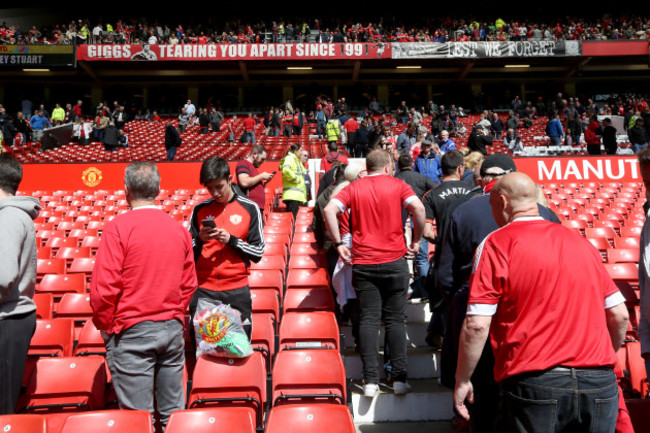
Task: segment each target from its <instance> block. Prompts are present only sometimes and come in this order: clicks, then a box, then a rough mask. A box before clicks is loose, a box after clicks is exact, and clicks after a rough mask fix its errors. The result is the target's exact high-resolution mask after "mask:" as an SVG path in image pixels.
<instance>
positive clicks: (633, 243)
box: [614, 236, 641, 250]
mask: <svg viewBox="0 0 650 433" xmlns="http://www.w3.org/2000/svg"><path fill="white" fill-rule="evenodd" d="M640 241H641V239H640V238H639V237H638V236H634V237H626V238H623V237H621V238H615V239H614V248H616V249H619V248H632V249H636V250H638V249H639V245H640Z"/></svg>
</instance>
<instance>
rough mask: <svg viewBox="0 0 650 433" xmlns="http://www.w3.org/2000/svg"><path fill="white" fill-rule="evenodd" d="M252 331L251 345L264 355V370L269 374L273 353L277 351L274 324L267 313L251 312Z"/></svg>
mask: <svg viewBox="0 0 650 433" xmlns="http://www.w3.org/2000/svg"><path fill="white" fill-rule="evenodd" d="M252 321H253V331H252V335H251V345H252V346H253V350H256V351H258V352H260V353H261V354H262V356H263V357H264V362H265V365H266V371H267V373H268V374H271V367H272V362H273V358H274V357H275V353H276V352H277V347H276V344H275V343H276V341H275V334H276V324H275V322H274V321H273V319H272V317H271V316H270V315H268V314H256V313H253V318H252Z"/></svg>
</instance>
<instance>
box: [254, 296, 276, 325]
mask: <svg viewBox="0 0 650 433" xmlns="http://www.w3.org/2000/svg"><path fill="white" fill-rule="evenodd" d="M251 300H252V303H253V313H257V314H269V315H270V316H271V317H272V318H273V320H274V322H275V323H279V322H280V296H279V295H278V293H277V292H276V291H275V290H266V289H251Z"/></svg>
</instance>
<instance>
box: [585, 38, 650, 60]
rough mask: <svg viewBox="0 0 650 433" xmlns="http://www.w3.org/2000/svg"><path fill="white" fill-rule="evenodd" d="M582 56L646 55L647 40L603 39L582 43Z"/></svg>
mask: <svg viewBox="0 0 650 433" xmlns="http://www.w3.org/2000/svg"><path fill="white" fill-rule="evenodd" d="M582 55H583V56H647V55H648V41H603V42H585V43H583V44H582Z"/></svg>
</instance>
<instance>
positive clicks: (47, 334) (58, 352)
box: [27, 319, 74, 357]
mask: <svg viewBox="0 0 650 433" xmlns="http://www.w3.org/2000/svg"><path fill="white" fill-rule="evenodd" d="M73 343H74V322H73V321H72V320H70V319H41V320H36V331H35V332H34V335H33V336H32V340H31V342H30V343H29V351H28V352H27V356H31V357H35V356H39V357H42V356H48V357H62V356H72V347H73Z"/></svg>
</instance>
